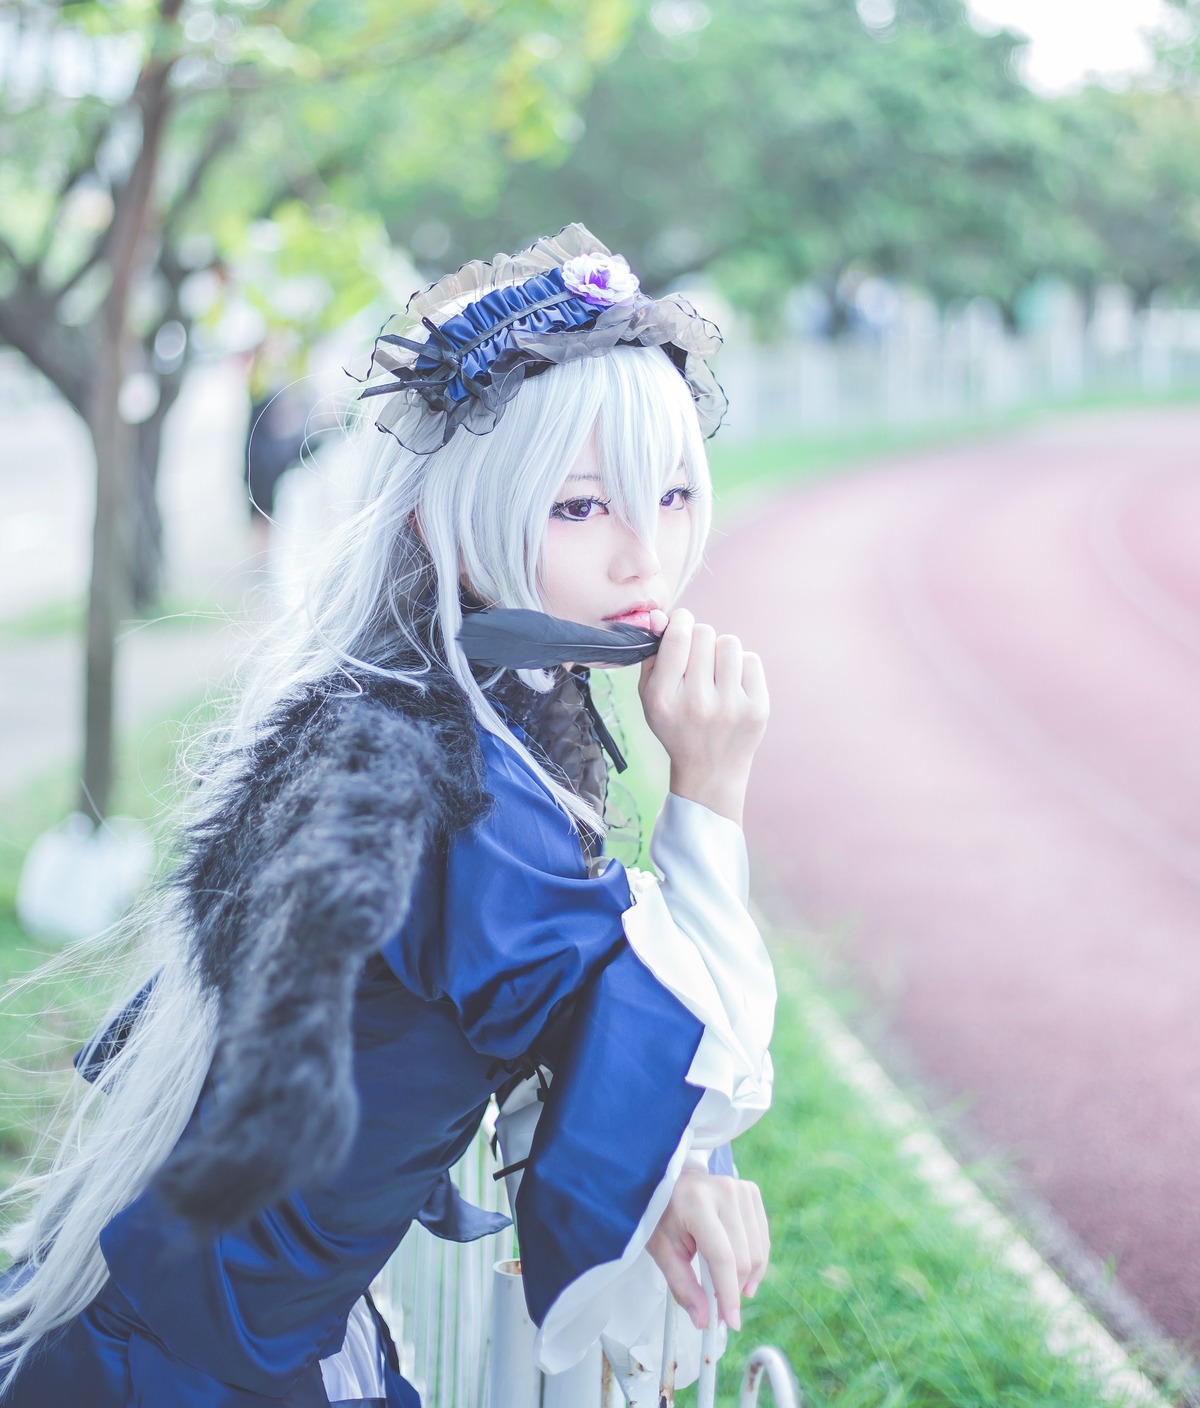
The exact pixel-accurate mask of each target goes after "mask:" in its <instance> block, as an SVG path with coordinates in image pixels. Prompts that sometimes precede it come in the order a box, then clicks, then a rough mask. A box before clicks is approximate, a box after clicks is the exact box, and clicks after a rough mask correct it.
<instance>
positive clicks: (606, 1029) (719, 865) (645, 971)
mask: <svg viewBox="0 0 1200 1408" xmlns="http://www.w3.org/2000/svg"><path fill="white" fill-rule="evenodd" d="M650 853H651V858H652V860H653V861H654V863H655V865H656V866H657V867H658V868H659V869H660V870H661V872H662V876H661V879H660V878H659V877H657V876H654V875H650V874H648V873H647V874H642V873H640V872H636V871H634V872H631V873H630V881H631V891H632V893H631V898H632V900H633V903H632V904H631V906H630V908H629V909H628V910H627V911H626V912H625V914H624V915H623V929H624V933H625V935H626V937H627V941H628V942H627V945H626V947H625V948H624V949H623V950H622V951H621V952H620V953H619V954H618V955H617V957H615V958H614V959H613V961H612V962H611V963H610V964H608V965H607V966H606V967H605V968H604V969H603V970H602V971H601V972H600V973H599V974H598V976H597V978H596V979H595V981H594V982H593V983H592V984H591V985H590V987H589V989H588V990H587V992H586V994H585V996H584V997H583V998H582V999H581V1001H580V1003H579V1005H578V1007H577V1009H576V1014H575V1017H574V1019H573V1023H572V1029H571V1035H570V1038H569V1040H568V1043H567V1047H566V1050H565V1052H564V1056H563V1058H562V1059H561V1061H560V1063H559V1066H558V1069H557V1071H556V1073H555V1077H554V1081H553V1084H552V1085H551V1088H550V1091H549V1095H548V1098H547V1100H546V1103H545V1105H544V1107H543V1111H542V1115H541V1118H540V1120H539V1122H538V1125H537V1128H536V1130H535V1132H534V1134H533V1138H532V1143H531V1146H530V1150H529V1158H528V1163H527V1166H526V1168H525V1170H524V1173H523V1176H522V1179H521V1182H520V1186H519V1188H518V1191H517V1193H516V1200H515V1208H516V1219H517V1231H518V1234H519V1237H520V1242H521V1253H522V1258H521V1259H522V1270H523V1273H524V1277H525V1292H526V1299H527V1301H528V1303H529V1308H530V1313H531V1315H532V1316H533V1319H534V1320H535V1322H536V1323H537V1324H538V1325H539V1330H538V1333H537V1340H536V1345H535V1349H536V1353H537V1355H538V1360H539V1363H540V1365H541V1367H542V1368H543V1369H544V1370H546V1371H547V1372H550V1373H557V1372H561V1371H562V1370H564V1369H567V1368H569V1367H570V1366H571V1365H572V1364H574V1363H576V1362H578V1360H579V1359H580V1358H582V1356H583V1355H584V1354H585V1353H586V1352H587V1349H588V1348H589V1347H590V1345H591V1344H593V1343H594V1342H595V1341H596V1339H597V1338H600V1337H603V1338H604V1340H605V1344H606V1349H608V1348H609V1347H610V1346H611V1347H612V1349H613V1350H614V1351H616V1350H619V1349H622V1348H623V1349H625V1350H632V1351H636V1352H635V1353H633V1354H631V1355H630V1356H628V1357H629V1358H630V1359H631V1360H632V1359H637V1360H638V1361H639V1362H640V1363H641V1364H642V1365H645V1366H646V1373H647V1375H649V1374H652V1373H653V1374H656V1373H657V1357H658V1354H659V1351H660V1349H661V1344H662V1326H663V1316H664V1314H665V1312H666V1307H667V1304H668V1299H669V1297H668V1291H667V1286H666V1282H665V1280H664V1278H663V1276H662V1274H661V1272H660V1271H659V1270H658V1268H657V1266H656V1265H655V1264H654V1262H653V1261H652V1260H651V1258H650V1256H649V1253H648V1252H647V1251H646V1249H645V1248H646V1243H647V1241H648V1240H649V1238H650V1235H651V1233H652V1232H653V1231H654V1228H655V1226H656V1225H657V1223H658V1219H659V1218H660V1217H661V1215H662V1212H663V1210H664V1209H665V1207H666V1205H667V1202H668V1200H669V1198H670V1195H671V1191H672V1189H673V1188H674V1186H675V1182H676V1180H677V1179H678V1177H679V1174H680V1172H681V1171H682V1169H683V1167H684V1165H685V1164H686V1163H689V1162H691V1163H697V1164H702V1165H704V1166H706V1167H707V1166H710V1159H711V1158H712V1157H713V1155H712V1154H711V1152H710V1151H715V1150H717V1149H718V1147H719V1146H721V1145H723V1144H724V1143H725V1142H726V1141H727V1140H728V1139H730V1138H732V1137H733V1136H735V1135H736V1134H738V1133H740V1132H741V1131H742V1130H744V1129H745V1128H747V1127H748V1126H749V1125H750V1124H751V1123H753V1121H754V1120H755V1119H757V1118H758V1117H759V1115H761V1114H762V1112H763V1111H764V1110H765V1109H766V1108H767V1106H768V1105H769V1103H770V1094H771V1079H772V1071H771V1062H770V1056H769V1054H768V1051H767V1045H768V1042H769V1041H770V1036H771V1030H772V1026H773V1021H774V1008H775V981H774V975H773V972H772V969H771V964H770V960H769V958H768V956H767V953H766V949H765V946H764V945H763V941H762V938H761V936H760V935H759V933H758V930H757V927H756V926H755V924H754V922H753V920H752V918H751V917H750V915H749V913H748V911H747V908H746V904H747V899H748V885H749V877H748V864H747V859H746V851H745V841H744V838H743V836H742V832H741V828H740V827H739V826H737V825H736V824H735V823H734V822H732V821H729V820H727V819H726V818H724V817H720V816H718V815H717V814H716V813H714V812H712V811H710V810H709V809H708V808H706V807H703V806H701V805H699V804H698V803H695V802H691V801H688V800H686V799H684V798H680V797H675V796H671V797H669V798H668V799H667V802H666V803H665V805H664V807H663V810H662V812H661V813H660V815H659V819H658V821H657V823H656V826H655V832H654V837H653V840H652V842H651V852H650ZM507 1158H508V1154H507V1151H506V1159H507ZM690 1330H691V1326H690V1323H689V1324H686V1325H685V1324H683V1323H682V1322H681V1326H680V1340H681V1343H680V1350H681V1364H680V1375H681V1377H680V1383H686V1382H687V1381H689V1379H690V1378H692V1377H694V1374H695V1372H696V1371H697V1370H698V1349H699V1342H698V1340H699V1337H698V1336H694V1340H695V1342H694V1343H690V1342H689V1335H688V1333H687V1332H688V1331H690ZM612 1357H613V1354H612V1353H610V1358H612ZM689 1358H690V1359H693V1360H694V1361H695V1362H694V1363H693V1364H691V1365H689V1364H687V1363H686V1361H687V1360H688V1359H689Z"/></svg>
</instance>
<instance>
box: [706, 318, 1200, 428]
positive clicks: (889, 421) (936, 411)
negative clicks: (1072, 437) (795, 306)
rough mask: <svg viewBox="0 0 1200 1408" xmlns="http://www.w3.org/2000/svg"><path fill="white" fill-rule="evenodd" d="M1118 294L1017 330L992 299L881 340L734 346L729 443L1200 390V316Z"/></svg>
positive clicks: (741, 341)
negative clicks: (1138, 305)
mask: <svg viewBox="0 0 1200 1408" xmlns="http://www.w3.org/2000/svg"><path fill="white" fill-rule="evenodd" d="M1119 293H1120V291H1119V290H1110V291H1109V294H1110V296H1108V297H1102V298H1100V299H1099V300H1098V302H1097V305H1096V308H1095V310H1094V311H1093V314H1092V316H1091V317H1090V319H1088V320H1086V321H1085V320H1084V318H1083V316H1082V312H1081V310H1080V309H1079V308H1078V306H1077V305H1076V304H1075V303H1074V301H1073V299H1070V298H1063V299H1060V300H1058V301H1057V303H1056V305H1055V307H1054V308H1053V309H1052V310H1051V312H1050V313H1049V314H1048V315H1047V317H1046V319H1045V321H1044V322H1043V323H1042V325H1041V326H1039V327H1038V328H1037V329H1036V330H1034V331H1031V332H1026V333H1020V334H1018V333H1015V332H1012V331H1011V330H1009V329H1008V328H1006V327H1005V325H1004V323H1003V321H1002V319H1001V317H1000V314H999V312H998V310H997V309H996V308H995V306H994V305H992V304H990V303H988V302H986V301H985V300H976V301H974V302H972V303H970V304H967V305H966V306H965V307H963V308H961V309H958V310H956V311H954V312H953V313H951V314H948V315H947V316H945V317H938V316H937V315H936V314H934V313H932V311H931V310H929V309H928V308H926V309H924V312H923V314H914V315H911V316H908V317H901V318H897V319H896V320H895V321H894V322H893V323H891V324H890V325H889V326H888V327H887V328H886V329H883V330H880V331H878V332H877V333H874V334H855V335H850V336H846V337H843V338H837V339H828V338H818V337H792V338H786V339H783V340H781V341H779V342H777V343H772V344H762V343H755V342H753V341H752V340H750V339H749V338H747V337H745V336H737V335H736V334H735V335H734V336H732V337H730V339H729V341H728V343H727V345H726V348H725V349H724V350H723V351H722V353H721V354H720V358H719V361H718V364H717V374H718V376H719V378H720V380H721V382H722V384H723V385H724V387H725V389H726V391H727V393H728V394H729V400H730V408H731V409H730V413H729V417H728V420H727V422H726V428H725V431H724V432H723V433H725V434H726V435H727V437H728V438H729V439H737V440H754V439H760V438H765V439H777V438H779V439H782V438H785V437H786V436H788V435H791V434H797V433H818V434H821V433H829V434H836V433H839V432H845V431H855V430H863V429H874V428H884V427H914V428H916V427H919V426H922V425H932V424H937V423H939V422H946V421H957V420H970V419H974V418H979V417H987V416H993V415H999V414H1003V413H1004V412H1006V411H1011V410H1015V409H1017V408H1019V407H1021V406H1028V405H1039V404H1053V403H1056V402H1064V401H1073V400H1077V399H1081V398H1087V397H1093V396H1094V397H1105V396H1123V395H1130V394H1145V395H1151V396H1163V395H1170V394H1174V393H1184V392H1197V393H1200V310H1197V309H1178V308H1154V307H1152V308H1148V309H1144V310H1141V311H1135V310H1134V309H1132V308H1131V307H1130V306H1129V304H1128V300H1127V298H1124V297H1119V296H1118V294H1119Z"/></svg>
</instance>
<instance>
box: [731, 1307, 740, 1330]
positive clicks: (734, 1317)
mask: <svg viewBox="0 0 1200 1408" xmlns="http://www.w3.org/2000/svg"><path fill="white" fill-rule="evenodd" d="M729 1328H730V1329H731V1330H740V1329H741V1328H742V1312H741V1311H740V1310H738V1309H736V1307H735V1308H734V1309H733V1310H731V1311H730V1313H729Z"/></svg>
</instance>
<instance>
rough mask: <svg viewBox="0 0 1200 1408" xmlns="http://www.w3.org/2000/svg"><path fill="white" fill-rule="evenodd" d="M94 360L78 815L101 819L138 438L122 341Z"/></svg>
mask: <svg viewBox="0 0 1200 1408" xmlns="http://www.w3.org/2000/svg"><path fill="white" fill-rule="evenodd" d="M105 342H106V343H107V345H106V346H104V347H102V348H101V353H100V356H99V358H98V359H97V362H96V369H95V381H94V383H93V386H92V401H91V411H90V414H89V417H88V429H89V430H90V431H91V437H92V447H93V449H94V451H95V455H96V518H95V524H94V526H93V531H92V577H91V587H90V591H89V594H88V622H87V663H86V676H85V706H84V756H83V780H82V784H81V796H80V805H79V810H80V811H82V812H84V813H86V814H88V815H90V816H92V817H93V818H94V819H95V820H96V821H97V822H99V821H101V820H102V819H103V818H104V817H105V816H106V815H107V814H108V808H109V803H110V801H111V794H112V781H113V737H114V726H115V722H116V719H115V715H116V657H117V648H116V635H117V628H118V626H119V624H120V621H121V618H122V616H123V615H124V614H125V612H126V611H127V609H128V603H129V592H128V583H129V562H130V552H131V548H132V540H131V533H130V517H131V515H130V504H131V502H132V488H133V484H132V481H133V464H134V437H133V431H132V427H130V426H129V425H127V424H126V423H125V422H124V421H123V420H122V419H121V415H120V412H119V410H118V396H119V393H120V389H121V367H122V363H123V361H124V359H123V357H122V355H121V353H122V350H123V349H122V347H121V345H120V340H113V339H108V338H106V339H105Z"/></svg>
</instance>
